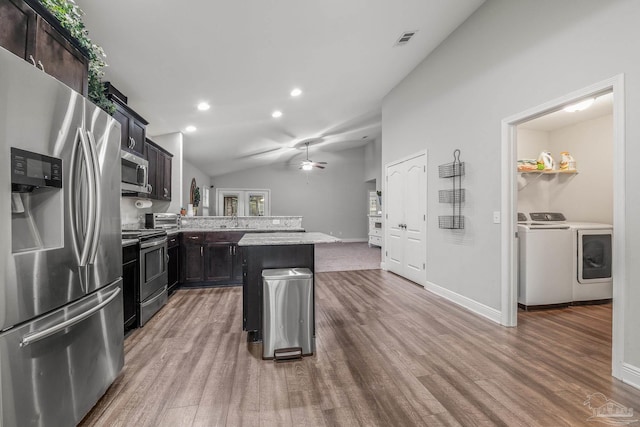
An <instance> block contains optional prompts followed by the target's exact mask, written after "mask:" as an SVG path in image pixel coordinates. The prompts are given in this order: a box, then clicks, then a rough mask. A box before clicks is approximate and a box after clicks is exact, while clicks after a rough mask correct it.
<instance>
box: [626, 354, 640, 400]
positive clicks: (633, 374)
mask: <svg viewBox="0 0 640 427" xmlns="http://www.w3.org/2000/svg"><path fill="white" fill-rule="evenodd" d="M622 381H623V382H624V383H626V384H629V385H630V386H632V387H635V388H637V389H640V368H638V367H637V366H633V365H630V364H628V363H623V364H622ZM637 409H639V410H640V408H637Z"/></svg>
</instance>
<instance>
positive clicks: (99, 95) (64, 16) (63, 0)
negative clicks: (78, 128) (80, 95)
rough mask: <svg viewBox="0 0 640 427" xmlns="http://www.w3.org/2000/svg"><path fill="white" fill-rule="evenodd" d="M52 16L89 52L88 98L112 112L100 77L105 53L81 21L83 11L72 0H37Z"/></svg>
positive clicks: (102, 73) (112, 109) (110, 103)
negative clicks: (94, 41)
mask: <svg viewBox="0 0 640 427" xmlns="http://www.w3.org/2000/svg"><path fill="white" fill-rule="evenodd" d="M39 1H40V3H42V5H43V6H44V7H46V8H47V9H48V10H49V11H50V12H51V13H52V14H53V16H55V17H56V19H58V21H60V25H62V27H63V28H65V29H66V30H67V31H69V33H70V34H71V36H72V37H74V38H75V39H76V40H77V41H78V43H79V44H80V46H82V47H83V48H85V49H86V51H87V52H88V53H89V84H88V87H89V93H88V95H89V99H90V100H91V101H92V102H93V103H94V104H96V105H97V106H98V107H100V108H102V109H103V110H104V111H106V112H107V113H109V114H113V112H114V111H115V106H114V105H113V102H111V101H110V100H109V98H108V97H107V94H106V93H105V88H104V85H103V84H102V78H103V77H104V71H103V68H104V67H106V66H107V63H106V61H105V58H106V55H105V53H104V50H103V49H102V47H100V46H98V45H97V44H94V43H92V42H91V39H90V38H89V31H87V29H86V28H85V26H84V23H83V22H82V15H84V13H83V12H82V10H80V8H79V7H78V5H77V4H76V3H75V2H74V1H73V0H39Z"/></svg>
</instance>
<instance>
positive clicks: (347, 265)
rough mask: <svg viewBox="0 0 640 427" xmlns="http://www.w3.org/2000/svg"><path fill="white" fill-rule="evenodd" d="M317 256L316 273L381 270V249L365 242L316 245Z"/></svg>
mask: <svg viewBox="0 0 640 427" xmlns="http://www.w3.org/2000/svg"><path fill="white" fill-rule="evenodd" d="M315 255H316V259H315V271H316V273H321V272H326V271H350V270H377V269H379V268H380V256H381V251H380V248H379V247H377V246H372V247H369V245H368V244H367V243H364V242H362V243H326V244H321V245H316V248H315Z"/></svg>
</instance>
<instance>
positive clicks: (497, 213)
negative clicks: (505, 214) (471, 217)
mask: <svg viewBox="0 0 640 427" xmlns="http://www.w3.org/2000/svg"><path fill="white" fill-rule="evenodd" d="M493 223H494V224H500V211H493Z"/></svg>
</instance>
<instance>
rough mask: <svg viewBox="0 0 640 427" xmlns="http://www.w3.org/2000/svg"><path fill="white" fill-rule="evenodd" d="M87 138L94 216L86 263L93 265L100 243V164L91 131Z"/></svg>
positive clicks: (88, 132)
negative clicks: (91, 175) (93, 190)
mask: <svg viewBox="0 0 640 427" xmlns="http://www.w3.org/2000/svg"><path fill="white" fill-rule="evenodd" d="M87 137H88V138H89V150H90V153H91V160H92V162H91V163H92V166H93V167H92V168H91V170H92V171H93V179H94V185H95V193H94V194H95V197H94V204H95V206H94V216H93V221H94V225H93V236H91V250H90V251H89V259H88V263H89V264H93V263H95V262H96V256H97V253H98V242H99V241H100V226H101V224H102V205H101V204H102V197H100V188H101V185H100V163H99V162H98V151H97V145H96V140H95V137H94V136H93V133H92V132H91V131H87Z"/></svg>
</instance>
